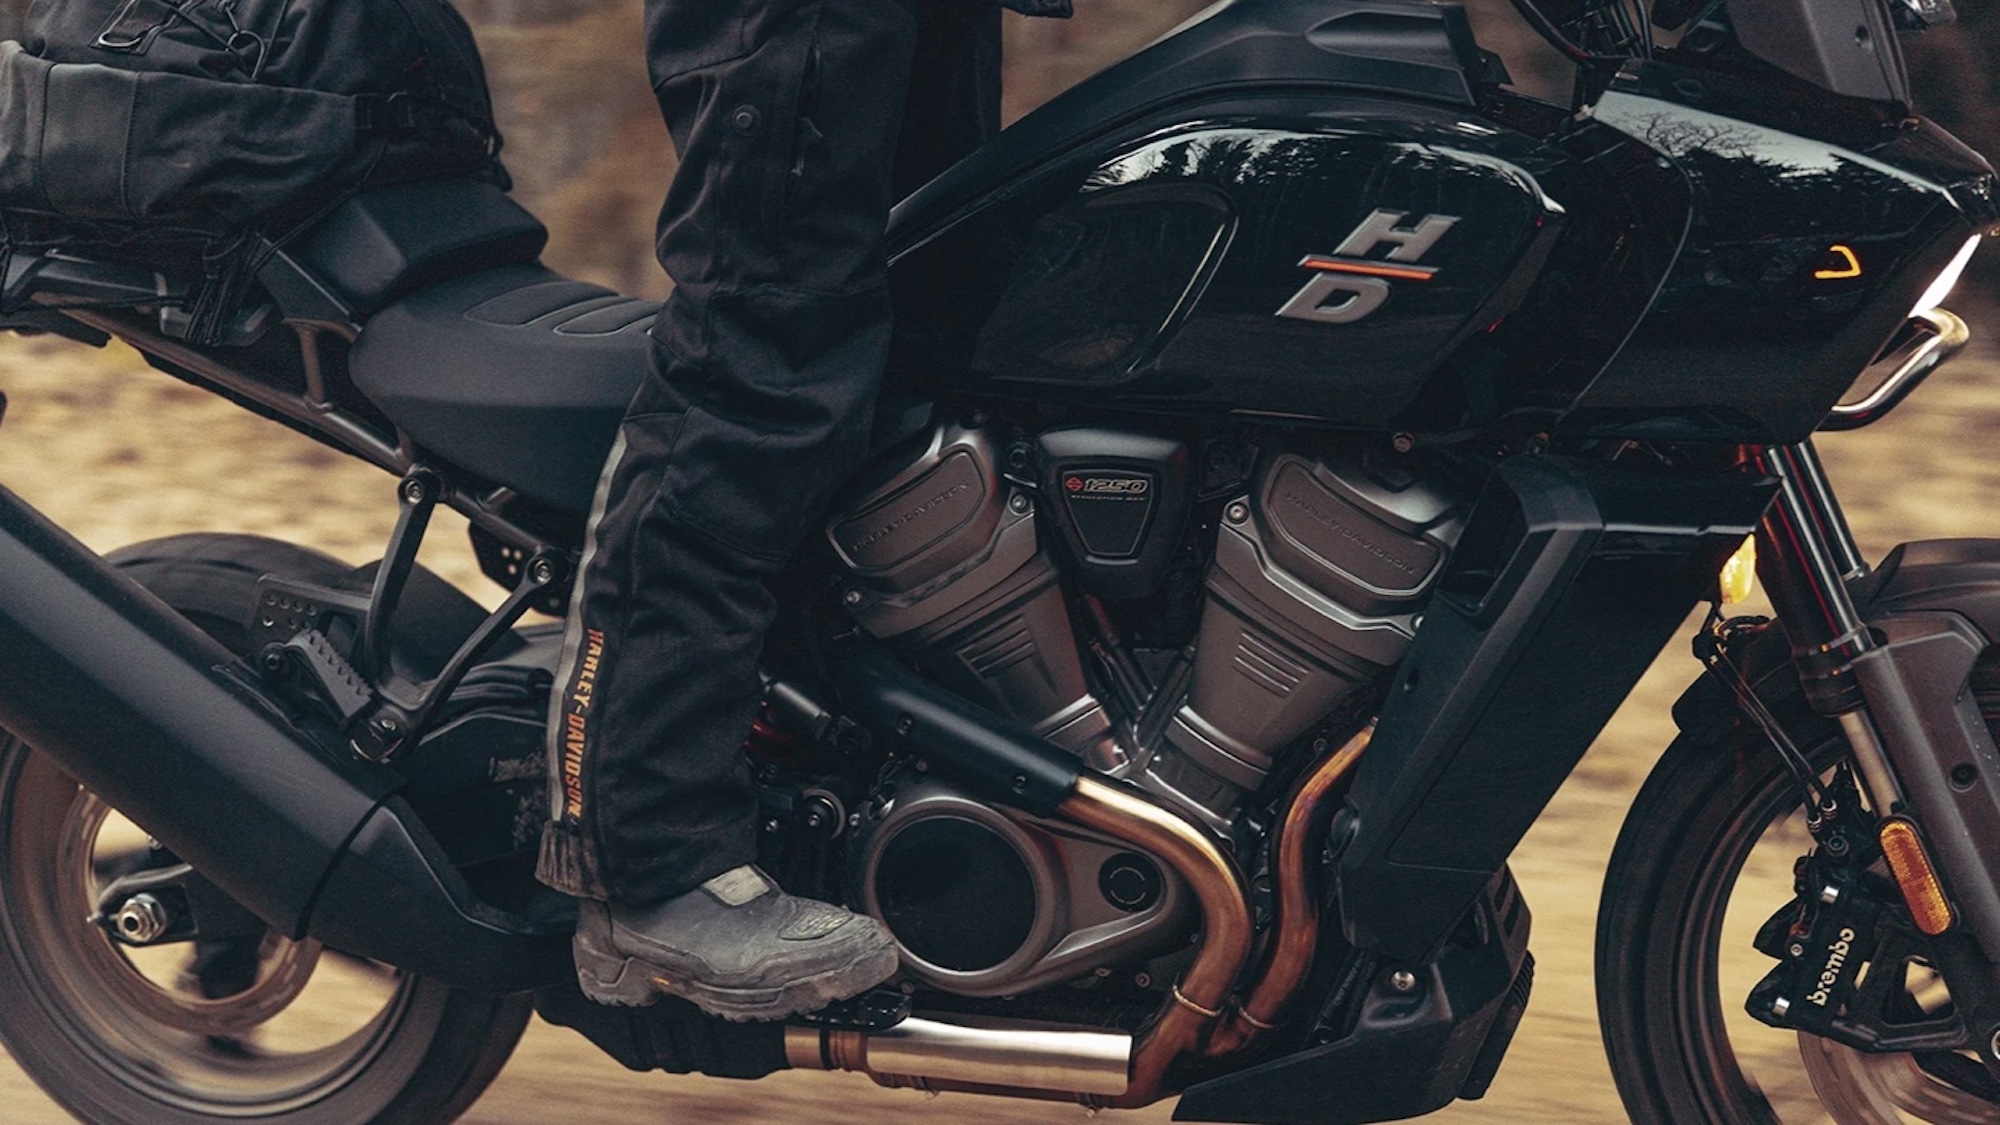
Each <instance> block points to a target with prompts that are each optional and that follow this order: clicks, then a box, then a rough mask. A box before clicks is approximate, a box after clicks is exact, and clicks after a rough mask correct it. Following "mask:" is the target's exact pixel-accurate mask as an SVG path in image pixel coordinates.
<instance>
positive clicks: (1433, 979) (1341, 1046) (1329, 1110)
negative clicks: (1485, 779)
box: [1174, 872, 1534, 1125]
mask: <svg viewBox="0 0 2000 1125" xmlns="http://www.w3.org/2000/svg"><path fill="white" fill-rule="evenodd" d="M1529 929H1530V917H1529V914H1528V908H1527V904H1526V903H1525V902H1524V901H1523V900H1522V898H1521V892H1520V888H1519V887H1517V886H1516V885H1515V884H1514V877H1513V875H1512V874H1511V873H1506V872H1503V873H1502V874H1500V875H1499V876H1497V877H1495V878H1493V879H1491V880H1490V881H1489V884H1488V886H1487V887H1486V888H1485V890H1484V891H1483V892H1481V894H1480V895H1479V901H1478V902H1477V903H1476V904H1475V905H1474V906H1473V909H1472V914H1471V916H1470V919H1469V924H1467V925H1465V926H1462V927H1460V928H1459V931H1458V932H1457V933H1455V934H1454V935H1453V936H1452V940H1451V942H1450V943H1449V944H1448V945H1447V946H1446V947H1445V949H1444V951H1443V952H1442V953H1441V954H1440V955H1439V956H1438V957H1437V959H1436V960H1434V961H1432V962H1430V963H1428V964H1424V965H1413V966H1411V967H1410V969H1409V971H1410V972H1411V973H1412V974H1413V975H1414V976H1415V977H1416V979H1417V986H1416V987H1415V988H1414V989H1411V990H1410V991H1408V992H1397V991H1396V990H1395V989H1394V988H1393V987H1391V986H1390V985H1389V984H1388V978H1389V975H1390V973H1389V972H1388V971H1381V970H1378V971H1377V972H1375V973H1373V974H1372V975H1371V976H1372V979H1371V980H1370V981H1369V982H1368V983H1366V984H1364V985H1363V986H1362V987H1364V988H1366V989H1367V990H1368V991H1367V993H1366V995H1365V996H1364V997H1363V998H1362V999H1361V1001H1360V1003H1359V1004H1358V1005H1357V1007H1358V1011H1357V1012H1356V1013H1355V1018H1354V1022H1353V1026H1351V1027H1347V1028H1345V1029H1343V1030H1344V1032H1345V1033H1344V1034H1342V1035H1340V1037H1339V1038H1337V1039H1335V1040H1334V1041H1333V1042H1331V1043H1327V1044H1325V1045H1322V1046H1312V1047H1306V1048H1304V1049H1301V1050H1296V1051H1294V1052H1292V1053H1290V1054H1285V1055H1283V1056H1281V1057H1279V1058H1277V1059H1275V1060H1273V1061H1270V1062H1266V1063H1263V1064H1262V1065H1259V1066H1253V1067H1250V1068H1248V1069H1246V1070H1241V1071H1238V1072H1237V1073H1235V1074H1230V1075H1227V1076H1225V1077H1222V1078H1216V1079H1212V1080H1210V1081H1207V1082H1203V1083H1200V1084H1199V1085H1196V1086H1193V1087H1191V1088H1189V1089H1188V1090H1187V1091H1186V1092H1185V1093H1183V1094H1182V1095H1181V1100H1180V1104H1179V1105H1178V1106H1176V1107H1175V1109H1174V1120H1176V1121H1233V1122H1254V1123H1256V1125H1365V1123H1368V1122H1376V1121H1402V1120H1405V1119H1408V1118H1412V1117H1420V1116H1422V1115H1424V1114H1427V1113H1430V1112H1432V1111H1434V1110H1438V1109H1442V1108H1443V1107H1445V1106H1447V1105H1449V1104H1451V1103H1452V1102H1453V1101H1455V1100H1456V1099H1459V1098H1477V1097H1479V1096H1481V1095H1483V1094H1484V1093H1485V1092H1486V1087H1487V1085H1488V1084H1489V1083H1490V1082H1491V1081H1492V1078H1493V1071H1494V1069H1496V1068H1497V1067H1498V1066H1499V1064H1500V1061H1501V1056H1502V1055H1503V1054H1504V1053H1505V1051H1506V1049H1507V1046H1508V1044H1509V1043H1510V1042H1511V1041H1512V1038H1513V1034H1514V1030H1515V1028H1516V1027H1517V1026H1518V1025H1519V1023H1520V1019H1521V1014H1522V1012H1523V1011H1525V1009H1526V1007H1527V1002H1528V992H1529V989H1530V988H1531V987H1532V985H1533V983H1534V967H1533V961H1532V959H1531V958H1530V957H1529V955H1528V933H1529ZM1336 987H1338V986H1336ZM1313 999H1314V1001H1315V1002H1320V1003H1324V1002H1325V998H1323V997H1313ZM1323 1018H1324V1017H1323Z"/></svg>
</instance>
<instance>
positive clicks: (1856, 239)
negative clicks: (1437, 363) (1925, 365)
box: [1550, 62, 2000, 444]
mask: <svg viewBox="0 0 2000 1125" xmlns="http://www.w3.org/2000/svg"><path fill="white" fill-rule="evenodd" d="M1592 116H1593V120H1594V121H1595V122H1596V123H1597V124H1598V125H1599V126H1602V127H1603V128H1606V129H1610V130H1613V131H1616V132H1619V133H1621V134H1624V135H1626V136H1629V137H1631V138H1633V139H1634V140H1637V141H1639V142H1641V143H1643V145H1644V146H1645V147H1646V148H1647V149H1648V150H1649V151H1652V152H1654V153H1656V154H1657V160H1658V161H1659V162H1660V163H1661V164H1662V165H1663V166H1670V167H1671V168H1672V169H1673V170H1674V172H1675V174H1676V175H1678V176H1680V177H1682V178H1683V179H1684V180H1685V181H1686V187H1685V188H1684V189H1683V190H1684V191H1685V192H1686V195H1687V198H1688V214H1689V221H1688V224H1687V226H1686V231H1685V241H1684V243H1683V245H1682V246H1681V248H1680V251H1679V253H1678V255H1677V256H1676V259H1675V261H1674V264H1673V267H1672V269H1671V270H1670V271H1669V272H1668V274H1667V276H1666V277H1665V278H1664V279H1663V281H1662V282H1661V284H1660V286H1659V289H1658V292H1657V295H1656V296H1655V297H1654V298H1653V299H1652V307H1651V310H1650V311H1649V312H1648V313H1647V314H1646V316H1645V318H1644V320H1643V321H1642V322H1641V323H1639V324H1638V325H1637V327H1636V330H1635V331H1634V332H1633V334H1632V337H1631V339H1630V341H1629V342H1628V343H1627V344H1626V345H1625V347H1624V348H1623V350H1622V351H1621V352H1620V354H1619V355H1618V357H1617V358H1616V360H1615V361H1613V362H1612V363H1611V364H1610V365H1609V367H1608V368H1606V369H1605V370H1604V371H1603V372H1602V373H1601V374H1600V375H1599V376H1598V377H1597V378H1596V379H1595V380H1594V381H1593V382H1591V383H1590V385H1589V386H1588V387H1587V388H1583V389H1581V393H1580V395H1579V396H1578V397H1577V398H1576V399H1575V401H1574V403H1573V404H1572V406H1571V407H1570V409H1569V416H1568V417H1566V418H1565V419H1564V420H1563V423H1562V425H1563V427H1564V428H1565V429H1566V430H1568V431H1570V432H1573V433H1578V434H1588V435H1593V436H1604V437H1624V438H1633V439H1668V440H1688V441H1716V442H1724V441H1726V442H1748V443H1757V444H1784V443H1789V442H1795V441H1802V440H1804V439H1805V438H1807V437H1809V436H1810V435H1811V434H1812V432H1813V431H1814V430H1815V429H1816V428H1817V427H1818V426H1819V425H1820V423H1822V422H1824V421H1825V420H1826V416H1827V412H1828V411H1829V410H1830V409H1831V408H1832V406H1833V405H1834V403H1836V402H1837V401H1839V400H1840V398H1841V397H1842V396H1843V395H1844V394H1845V393H1846V392H1847V390H1848V389H1849V388H1850V387H1851V386H1852V384H1853V382H1854V380H1855V379H1856V378H1857V377H1858V376H1859V375H1860V373H1861V372H1862V370H1863V369H1864V368H1866V367H1867V365H1868V364H1869V362H1870V361H1871V360H1873V358H1874V357H1875V356H1876V355H1877V354H1878V353H1879V352H1880V350H1881V348H1882V346H1883V345H1884V344H1885V343H1887V342H1888V341H1889V339H1890V338H1891V337H1892V336H1893V335H1895V333H1896V332H1897V331H1898V330H1899V329H1901V328H1902V326H1903V324H1904V322H1905V321H1906V320H1907V319H1908V318H1909V316H1910V311H1911V309H1912V308H1913V307H1914V306H1915V305H1916V304H1917V301H1918V298H1919V296H1920V295H1921V294H1922V293H1923V292H1924V290H1925V289H1926V288H1928V287H1929V285H1930V283H1931V282H1932V280H1933V279H1934V278H1936V276H1937V275H1938V274H1939V273H1940V272H1941V271H1942V270H1943V269H1944V267H1945V265H1946V264H1947V263H1948V262H1950V260H1951V259H1952V257H1953V256H1954V255H1955V254H1957V253H1958V252H1959V250H1960V248H1961V247H1963V246H1964V244H1965V242H1966V240H1967V239H1968V238H1970V237H1971V236H1972V235H1973V234H1975V233H1976V232H1978V231H1980V230H1981V229H1984V228H1988V227H1990V226H1992V225H1993V223H1994V222H1995V220H1996V218H2000V212H1996V211H1995V203H1994V199H1993V196H1992V194H1991V187H1992V175H1993V173H1992V169H1991V168H1990V167H1989V166H1988V165H1987V164H1986V162H1985V161H1984V160H1982V159H1981V158H1980V157H1978V156H1977V155H1976V154H1974V153H1973V152H1971V151H1970V150H1969V149H1966V148H1965V147H1964V146H1963V145H1961V144H1959V143H1958V142H1957V141H1956V140H1954V139H1953V138H1952V137H1950V136H1949V135H1948V134H1946V133H1944V132H1943V131H1942V130H1940V129H1938V128H1937V127H1936V126H1934V125H1931V124H1930V123H1928V122H1924V121H1921V120H1916V119H1910V118H1907V117H1905V116H1903V115H1902V114H1900V113H1898V112H1894V111H1893V107H1885V106H1883V105H1882V104H1880V103H1875V102H1863V101H1858V100H1856V99H1850V98H1841V97H1838V96H1836V95H1834V94H1832V93H1829V92H1827V91H1825V90H1822V89H1819V88H1818V87H1815V86H1812V85H1809V84H1807V83H1804V82H1793V81H1789V80H1787V79H1785V78H1784V76H1782V75H1758V76H1742V75H1731V74H1720V73H1714V72H1710V71H1706V70H1694V69H1690V68H1688V67H1683V66H1675V65H1672V64H1669V63H1664V62H1650V63H1644V64H1633V65H1632V66H1631V67H1628V69H1627V70H1626V72H1625V73H1624V74H1622V75H1621V76H1620V77H1619V79H1618V81H1617V82H1616V83H1615V84H1614V86H1613V88H1612V90H1611V91H1610V92H1609V93H1607V94H1606V95H1605V96H1604V97H1603V99H1602V100H1601V101H1600V102H1599V103H1598V104H1597V105H1596V107H1594V110H1593V114H1592ZM1835 246H1844V247H1846V248H1848V249H1849V251H1850V252H1851V253H1852V254H1853V255H1854V256H1855V263H1856V264H1855V265H1854V267H1853V269H1852V270H1851V271H1850V270H1848V269H1845V268H1843V267H1845V266H1846V261H1845V259H1842V258H1839V257H1838V255H1837V254H1836V253H1835V252H1834V251H1833V250H1832V248H1833V247H1835ZM1849 273H1851V274H1852V276H1843V275H1846V274H1849ZM1823 274H1824V275H1826V276H1821V275H1823ZM1559 387H1560V384H1553V383H1552V384H1550V390H1551V391H1557V390H1558V389H1559Z"/></svg>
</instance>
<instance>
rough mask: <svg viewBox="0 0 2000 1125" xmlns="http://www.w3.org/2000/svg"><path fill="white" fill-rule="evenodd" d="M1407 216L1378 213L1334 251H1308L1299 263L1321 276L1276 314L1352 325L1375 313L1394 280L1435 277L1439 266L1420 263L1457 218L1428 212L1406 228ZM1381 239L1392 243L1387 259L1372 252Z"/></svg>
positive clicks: (1401, 213)
mask: <svg viewBox="0 0 2000 1125" xmlns="http://www.w3.org/2000/svg"><path fill="white" fill-rule="evenodd" d="M1408 218H1409V212H1407V211H1376V212H1374V213H1373V214H1371V215H1369V216H1368V217H1367V218H1366V219H1363V220H1362V222H1361V225H1360V226H1359V227H1357V228H1355V231H1354V233H1353V234H1350V235H1348V236H1347V239H1346V241H1344V242H1342V243H1341V244H1340V246H1339V248H1338V249H1336V250H1334V252H1333V253H1331V254H1308V255H1306V256H1305V257H1304V258H1303V259H1302V260H1300V262H1299V266H1300V267H1301V268H1303V269H1309V270H1314V271H1317V274H1316V276H1315V277H1314V278H1313V279H1312V280H1311V281H1308V282H1306V284H1305V288H1303V289H1301V290H1299V291H1298V293H1297V294H1295V295H1294V296H1293V297H1292V299H1291V300H1289V301H1286V302H1285V305H1284V307H1283V308H1281V309H1279V310H1278V315H1279V316H1288V317H1291V318H1293V319H1294V320H1310V321H1315V322H1317V323H1320V324H1353V323H1354V322H1356V321H1358V320H1363V319H1365V318H1367V317H1369V316H1372V315H1374V313H1375V312H1376V310H1378V309H1380V308H1381V307H1382V306H1383V304H1384V303H1386V302H1387V301H1388V300H1389V294H1390V293H1391V292H1392V287H1391V285H1390V282H1392V281H1410V282H1425V281H1429V280H1431V279H1432V278H1434V277H1436V276H1437V272H1438V271H1437V267H1436V266H1426V265H1420V264H1418V263H1420V262H1421V261H1422V259H1423V257H1424V255H1425V254H1428V253H1430V251H1431V248H1432V247H1434V246H1436V245H1437V244H1438V240H1439V239H1442V238H1443V237H1444V236H1445V235H1446V234H1448V233H1450V231H1451V228H1453V227H1455V226H1457V225H1458V223H1459V217H1458V216H1457V215H1425V216H1424V217H1423V218H1422V219H1419V220H1417V222H1416V223H1414V224H1412V225H1407V226H1406V225H1404V221H1405V220H1406V219H1408ZM1383 243H1388V244H1389V247H1390V249H1389V253H1388V254H1387V255H1386V256H1385V257H1383V258H1371V257H1369V256H1368V255H1369V254H1371V253H1373V252H1374V250H1375V248H1376V247H1378V246H1381V245H1382V244H1383Z"/></svg>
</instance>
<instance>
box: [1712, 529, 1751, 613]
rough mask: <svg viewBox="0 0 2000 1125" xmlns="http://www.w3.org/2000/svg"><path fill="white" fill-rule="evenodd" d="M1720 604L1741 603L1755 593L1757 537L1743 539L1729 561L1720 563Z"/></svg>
mask: <svg viewBox="0 0 2000 1125" xmlns="http://www.w3.org/2000/svg"><path fill="white" fill-rule="evenodd" d="M1719 581H1720V585H1721V588H1722V604H1723V605H1725V606H1731V605H1742V604H1743V603H1744V602H1747V601H1749V600H1750V598H1751V597H1752V596H1753V595H1755V594H1756V593H1757V537H1756V536H1754V535H1752V536H1751V537H1749V538H1748V539H1745V540H1744V541H1743V545H1742V546H1741V547H1738V548H1736V553H1735V554H1733V555H1731V556H1729V561H1728V562H1726V563H1723V564H1722V574H1721V576H1720V579H1719Z"/></svg>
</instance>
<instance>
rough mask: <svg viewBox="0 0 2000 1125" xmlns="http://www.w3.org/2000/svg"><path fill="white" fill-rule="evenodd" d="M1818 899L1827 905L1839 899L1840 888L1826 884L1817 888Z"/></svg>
mask: <svg viewBox="0 0 2000 1125" xmlns="http://www.w3.org/2000/svg"><path fill="white" fill-rule="evenodd" d="M1819 900H1820V901H1821V902H1823V903H1825V904H1826V905H1828V906H1832V905H1833V904H1834V903H1836V902H1839V901H1840V888H1839V887H1836V886H1834V885H1832V884H1831V883H1829V884H1827V885H1826V886H1824V887H1821V888H1820V889H1819Z"/></svg>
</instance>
